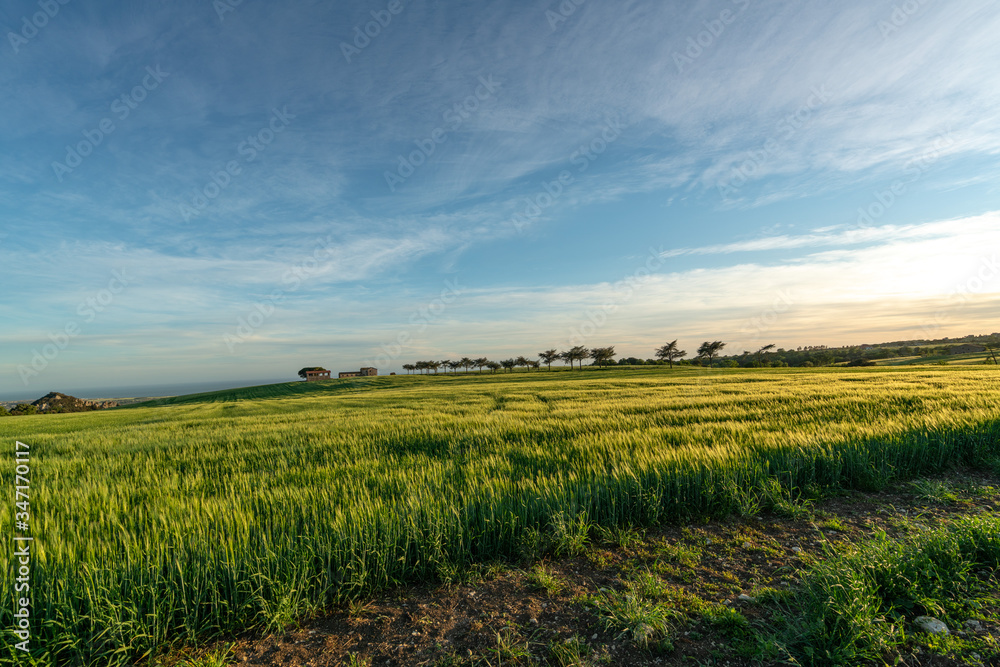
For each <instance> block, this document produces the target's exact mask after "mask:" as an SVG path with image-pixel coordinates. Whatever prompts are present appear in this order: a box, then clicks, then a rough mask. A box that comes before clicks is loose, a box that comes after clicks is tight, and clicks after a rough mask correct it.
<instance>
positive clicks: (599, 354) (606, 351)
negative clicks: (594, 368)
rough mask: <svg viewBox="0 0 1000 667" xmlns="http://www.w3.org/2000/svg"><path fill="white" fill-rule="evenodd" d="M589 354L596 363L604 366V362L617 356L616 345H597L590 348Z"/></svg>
mask: <svg viewBox="0 0 1000 667" xmlns="http://www.w3.org/2000/svg"><path fill="white" fill-rule="evenodd" d="M587 354H588V356H589V357H590V358H591V359H593V360H594V363H595V364H597V365H598V366H602V367H603V366H604V364H606V363H608V362H610V361H611V360H612V359H614V358H615V347H614V345H612V346H610V347H595V348H594V349H592V350H589V351H588V353H587Z"/></svg>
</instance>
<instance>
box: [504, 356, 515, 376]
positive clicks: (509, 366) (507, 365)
mask: <svg viewBox="0 0 1000 667" xmlns="http://www.w3.org/2000/svg"><path fill="white" fill-rule="evenodd" d="M516 364H517V362H516V361H514V360H513V359H504V360H503V361H501V362H500V365H501V366H503V367H504V370H506V371H507V372H508V373H510V372H511V371H512V370H514V366H515V365H516Z"/></svg>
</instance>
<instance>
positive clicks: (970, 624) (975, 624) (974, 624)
mask: <svg viewBox="0 0 1000 667" xmlns="http://www.w3.org/2000/svg"><path fill="white" fill-rule="evenodd" d="M963 625H964V626H965V627H966V628H968V629H969V630H972V631H973V632H982V630H983V624H982V623H980V622H979V621H977V620H976V619H974V618H970V619H969V620H967V621H966V622H965V623H963Z"/></svg>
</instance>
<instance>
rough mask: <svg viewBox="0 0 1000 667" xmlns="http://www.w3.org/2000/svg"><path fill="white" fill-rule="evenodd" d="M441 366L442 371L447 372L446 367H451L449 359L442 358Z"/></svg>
mask: <svg viewBox="0 0 1000 667" xmlns="http://www.w3.org/2000/svg"><path fill="white" fill-rule="evenodd" d="M441 368H443V369H444V372H445V373H447V372H448V369H449V368H451V359H442V360H441Z"/></svg>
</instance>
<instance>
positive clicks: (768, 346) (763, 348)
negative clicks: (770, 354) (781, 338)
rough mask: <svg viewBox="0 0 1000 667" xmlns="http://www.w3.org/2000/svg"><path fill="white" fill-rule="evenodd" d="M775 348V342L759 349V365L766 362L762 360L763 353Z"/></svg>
mask: <svg viewBox="0 0 1000 667" xmlns="http://www.w3.org/2000/svg"><path fill="white" fill-rule="evenodd" d="M773 349H774V343H771V344H770V345H765V346H764V347H762V348H760V349H759V350H757V365H758V366H763V365H764V362H762V361H761V360H760V355H761V353H763V352H767V351H769V350H773Z"/></svg>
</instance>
